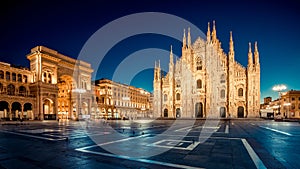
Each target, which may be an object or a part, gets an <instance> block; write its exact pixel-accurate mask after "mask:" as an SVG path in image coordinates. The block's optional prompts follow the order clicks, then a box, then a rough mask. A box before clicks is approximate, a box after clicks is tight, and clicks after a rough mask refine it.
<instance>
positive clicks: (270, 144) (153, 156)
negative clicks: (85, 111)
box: [0, 119, 300, 169]
mask: <svg viewBox="0 0 300 169" xmlns="http://www.w3.org/2000/svg"><path fill="white" fill-rule="evenodd" d="M299 143H300V124H299V123H297V122H274V121H271V120H261V119H231V120H207V121H205V120H196V121H195V120H188V119H186V120H176V121H174V120H154V121H153V120H136V121H128V120H126V121H102V120H97V121H88V122H85V121H82V122H74V121H60V122H57V121H44V122H39V121H34V122H23V123H20V122H1V125H0V168H8V169H10V168H12V169H13V168H22V169H23V168H30V169H31V168H300V161H299V160H298V159H299V155H300V146H299Z"/></svg>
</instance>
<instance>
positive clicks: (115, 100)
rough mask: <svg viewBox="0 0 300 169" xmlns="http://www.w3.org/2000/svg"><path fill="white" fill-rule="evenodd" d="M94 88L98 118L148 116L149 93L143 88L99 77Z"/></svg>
mask: <svg viewBox="0 0 300 169" xmlns="http://www.w3.org/2000/svg"><path fill="white" fill-rule="evenodd" d="M95 90H96V91H95V94H96V100H97V103H98V109H99V111H100V113H99V117H100V118H102V117H103V118H117V119H118V118H129V119H136V118H139V117H149V108H150V104H149V99H150V93H149V92H147V91H145V90H144V89H141V88H136V87H133V86H129V85H125V84H121V83H117V82H113V81H111V80H108V79H100V80H97V81H96V82H95Z"/></svg>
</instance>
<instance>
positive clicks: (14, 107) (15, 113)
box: [11, 102, 22, 120]
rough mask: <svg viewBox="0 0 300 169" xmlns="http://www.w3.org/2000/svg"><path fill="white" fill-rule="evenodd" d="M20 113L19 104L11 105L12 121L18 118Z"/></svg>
mask: <svg viewBox="0 0 300 169" xmlns="http://www.w3.org/2000/svg"><path fill="white" fill-rule="evenodd" d="M21 111H22V107H21V104H20V103H19V102H13V104H12V105H11V117H12V119H13V120H16V119H17V118H19V117H20V114H21Z"/></svg>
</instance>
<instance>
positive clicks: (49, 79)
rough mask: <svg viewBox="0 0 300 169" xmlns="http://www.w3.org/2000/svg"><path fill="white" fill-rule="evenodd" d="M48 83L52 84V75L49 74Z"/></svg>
mask: <svg viewBox="0 0 300 169" xmlns="http://www.w3.org/2000/svg"><path fill="white" fill-rule="evenodd" d="M48 83H51V74H50V73H49V74H48Z"/></svg>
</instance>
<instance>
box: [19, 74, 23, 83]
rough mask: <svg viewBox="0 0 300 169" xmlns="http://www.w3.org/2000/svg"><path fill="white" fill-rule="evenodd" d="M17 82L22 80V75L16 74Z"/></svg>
mask: <svg viewBox="0 0 300 169" xmlns="http://www.w3.org/2000/svg"><path fill="white" fill-rule="evenodd" d="M18 82H22V75H21V74H18Z"/></svg>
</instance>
